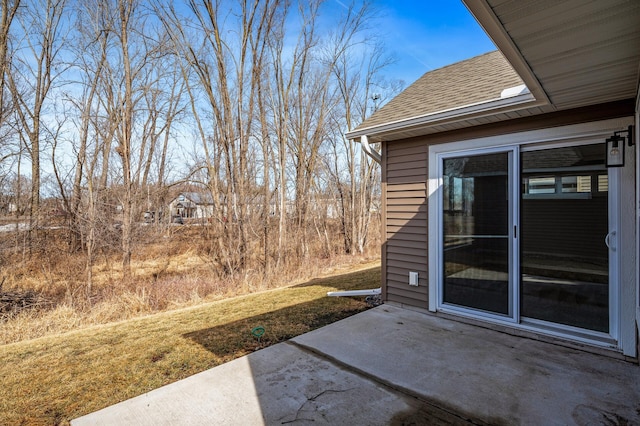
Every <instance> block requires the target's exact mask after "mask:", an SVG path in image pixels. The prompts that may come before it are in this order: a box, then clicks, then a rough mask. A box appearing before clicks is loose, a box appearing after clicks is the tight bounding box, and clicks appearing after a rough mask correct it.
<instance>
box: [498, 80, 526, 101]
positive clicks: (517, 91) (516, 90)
mask: <svg viewBox="0 0 640 426" xmlns="http://www.w3.org/2000/svg"><path fill="white" fill-rule="evenodd" d="M526 93H530V92H529V89H528V88H527V86H526V85H524V84H521V85H520V86H515V87H509V88H508V89H504V90H503V91H502V92H500V99H504V98H510V97H512V96H518V95H524V94H526Z"/></svg>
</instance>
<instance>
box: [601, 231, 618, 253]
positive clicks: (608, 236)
mask: <svg viewBox="0 0 640 426" xmlns="http://www.w3.org/2000/svg"><path fill="white" fill-rule="evenodd" d="M615 236H616V231H611V232H609V233H608V234H607V236H606V237H604V243H605V244H606V245H607V247H608V248H609V249H610V250H612V251H616V248H615V247H612V246H611V237H615Z"/></svg>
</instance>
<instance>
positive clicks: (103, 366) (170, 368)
mask: <svg viewBox="0 0 640 426" xmlns="http://www.w3.org/2000/svg"><path fill="white" fill-rule="evenodd" d="M379 283H380V268H379V267H369V268H368V269H363V270H360V271H356V272H351V273H346V274H341V275H334V276H331V277H328V278H322V279H316V280H312V281H310V282H308V283H305V284H301V285H297V286H294V287H288V288H281V289H276V290H271V291H267V292H263V293H258V294H252V295H248V296H242V297H237V298H233V299H228V300H224V301H219V302H213V303H208V304H204V305H200V306H197V307H193V308H188V309H181V310H176V311H171V312H165V313H161V314H157V315H151V316H148V317H144V318H139V319H135V320H130V321H124V322H120V323H114V324H108V325H103V326H97V327H91V328H87V329H83V330H79V331H74V332H71V333H66V334H63V335H59V336H51V337H44V338H40V339H36V340H30V341H24V342H19V343H15V344H10V345H5V346H0V381H1V382H0V424H2V425H13V424H58V423H62V424H65V423H68V421H69V420H71V419H73V418H76V417H79V416H81V415H84V414H87V413H90V412H93V411H96V410H98V409H101V408H104V407H106V406H109V405H112V404H115V403H117V402H120V401H123V400H125V399H128V398H131V397H134V396H136V395H140V394H142V393H144V392H147V391H150V390H152V389H155V388H158V387H160V386H163V385H166V384H168V383H171V382H174V381H176V380H179V379H182V378H185V377H187V376H190V375H193V374H195V373H198V372H200V371H203V370H206V369H208V368H211V367H214V366H216V365H219V364H222V363H224V362H227V361H229V360H231V359H234V358H237V357H240V356H243V355H246V354H248V353H250V352H253V351H255V350H256V349H259V348H260V347H265V346H268V345H271V344H274V343H278V342H281V341H284V340H287V339H289V338H291V337H293V336H297V335H299V334H302V333H305V332H307V331H310V330H313V329H315V328H319V327H322V326H323V325H326V324H329V323H331V322H334V321H337V320H340V319H342V318H345V317H348V316H350V315H353V314H355V313H357V312H360V311H363V310H365V309H367V306H366V304H365V303H364V300H363V298H333V297H332V298H329V297H326V292H327V291H333V290H351V289H365V288H374V287H379V286H380V284H379ZM256 326H263V327H264V328H265V330H266V332H265V334H264V336H263V337H262V338H261V341H260V342H258V341H257V340H256V338H255V337H254V336H252V335H251V330H252V329H253V328H254V327H256Z"/></svg>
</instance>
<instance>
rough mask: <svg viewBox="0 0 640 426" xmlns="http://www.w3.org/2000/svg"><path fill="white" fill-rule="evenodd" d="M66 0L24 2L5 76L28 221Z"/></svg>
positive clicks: (35, 200) (35, 201) (36, 197)
mask: <svg viewBox="0 0 640 426" xmlns="http://www.w3.org/2000/svg"><path fill="white" fill-rule="evenodd" d="M65 4H66V0H47V1H46V2H45V3H44V4H42V3H41V2H39V1H27V2H26V3H25V4H24V6H25V7H24V10H23V12H24V13H21V14H20V16H19V18H18V19H19V20H20V24H21V39H20V40H19V41H17V43H18V44H19V45H20V49H18V51H17V52H16V53H15V55H14V57H13V61H12V62H11V71H10V72H8V73H7V76H8V77H9V78H8V83H9V87H10V90H11V94H12V96H13V99H14V102H15V106H16V112H17V115H18V118H19V122H20V126H21V135H26V136H24V139H25V142H26V144H25V148H26V150H27V152H28V154H29V156H30V159H31V209H30V216H31V219H32V220H34V219H37V215H38V212H39V207H40V171H41V165H40V159H41V150H42V138H43V135H44V133H43V131H42V126H43V124H44V123H43V122H42V118H43V114H44V112H45V111H44V108H45V104H46V102H47V100H48V97H49V95H50V92H51V89H52V87H53V84H54V82H55V80H56V79H57V78H58V77H59V76H60V75H61V73H62V72H63V69H60V68H58V65H60V64H59V62H58V61H59V55H60V52H61V51H62V48H63V46H64V34H63V32H64V26H63V25H62V19H63V16H64V10H65Z"/></svg>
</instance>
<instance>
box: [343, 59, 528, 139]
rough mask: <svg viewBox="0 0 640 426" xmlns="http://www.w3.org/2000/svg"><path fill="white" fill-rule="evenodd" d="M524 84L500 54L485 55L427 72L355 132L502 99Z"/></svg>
mask: <svg viewBox="0 0 640 426" xmlns="http://www.w3.org/2000/svg"><path fill="white" fill-rule="evenodd" d="M521 84H524V83H523V81H522V79H521V78H520V77H519V76H518V74H517V73H516V72H515V71H514V69H513V68H512V67H511V65H510V64H509V62H507V60H506V59H505V57H504V56H503V55H502V53H500V51H497V50H496V51H493V52H489V53H485V54H483V55H480V56H476V57H473V58H471V59H466V60H464V61H461V62H457V63H455V64H451V65H448V66H445V67H442V68H439V69H436V70H433V71H429V72H427V73H426V74H424V75H423V76H422V77H420V78H419V79H418V80H416V82H415V83H413V84H412V85H411V86H409V87H407V88H406V89H405V90H404V91H403V92H401V93H400V94H399V95H398V96H396V97H395V98H393V99H392V100H391V101H390V102H389V103H387V104H386V105H384V106H383V107H382V108H380V109H379V110H378V111H376V112H375V113H374V114H373V115H372V116H371V117H369V118H368V119H366V120H365V121H364V122H363V123H362V124H360V125H359V126H358V127H357V128H356V129H354V130H353V131H358V130H361V129H366V128H370V127H377V126H380V125H384V124H388V123H393V122H397V121H402V120H408V119H411V118H415V117H422V116H426V115H429V114H434V113H438V112H441V111H446V110H450V109H454V108H460V107H464V106H467V105H472V104H477V103H481V102H486V101H490V100H494V99H499V98H500V93H501V92H502V91H503V90H504V89H507V88H511V87H515V86H519V85H521Z"/></svg>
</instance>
